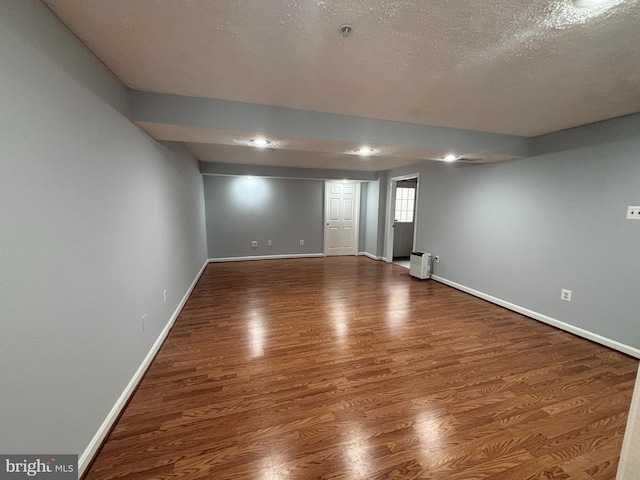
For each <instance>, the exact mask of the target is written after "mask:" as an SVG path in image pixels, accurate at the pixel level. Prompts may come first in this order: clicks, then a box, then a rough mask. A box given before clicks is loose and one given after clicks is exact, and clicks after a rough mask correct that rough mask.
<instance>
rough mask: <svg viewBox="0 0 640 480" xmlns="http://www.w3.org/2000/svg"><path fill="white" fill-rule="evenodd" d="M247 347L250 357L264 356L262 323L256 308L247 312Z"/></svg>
mask: <svg viewBox="0 0 640 480" xmlns="http://www.w3.org/2000/svg"><path fill="white" fill-rule="evenodd" d="M248 333H249V335H248V340H249V347H250V348H251V356H252V357H254V358H255V357H262V356H264V325H263V321H262V315H261V314H260V311H258V310H252V311H251V312H250V314H249V332H248Z"/></svg>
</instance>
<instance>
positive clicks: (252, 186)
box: [204, 175, 324, 258]
mask: <svg viewBox="0 0 640 480" xmlns="http://www.w3.org/2000/svg"><path fill="white" fill-rule="evenodd" d="M204 197H205V205H206V218H207V242H208V254H209V258H229V257H246V256H262V255H297V254H312V253H322V252H323V234H324V228H323V225H324V218H323V210H324V200H323V199H324V181H322V180H299V179H282V178H265V177H252V178H249V177H230V176H213V175H205V176H204ZM252 240H257V241H258V248H252V247H251V241H252ZM267 240H271V241H272V242H273V243H272V246H271V247H268V246H267ZM300 240H304V242H305V244H304V246H300V244H299V241H300Z"/></svg>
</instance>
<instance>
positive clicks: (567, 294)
mask: <svg viewBox="0 0 640 480" xmlns="http://www.w3.org/2000/svg"><path fill="white" fill-rule="evenodd" d="M560 300H564V301H565V302H570V301H571V290H566V289H564V288H563V289H562V290H560Z"/></svg>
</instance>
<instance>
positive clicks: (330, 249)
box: [324, 181, 360, 256]
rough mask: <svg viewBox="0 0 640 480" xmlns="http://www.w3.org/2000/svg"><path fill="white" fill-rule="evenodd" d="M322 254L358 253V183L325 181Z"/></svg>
mask: <svg viewBox="0 0 640 480" xmlns="http://www.w3.org/2000/svg"><path fill="white" fill-rule="evenodd" d="M324 198H325V207H324V216H325V228H324V254H325V255H327V256H330V255H356V254H357V253H358V236H359V235H358V217H359V212H360V183H358V182H346V181H342V182H325V195H324Z"/></svg>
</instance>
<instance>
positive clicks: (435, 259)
mask: <svg viewBox="0 0 640 480" xmlns="http://www.w3.org/2000/svg"><path fill="white" fill-rule="evenodd" d="M433 261H434V262H436V263H440V255H436V256H435V257H433Z"/></svg>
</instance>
